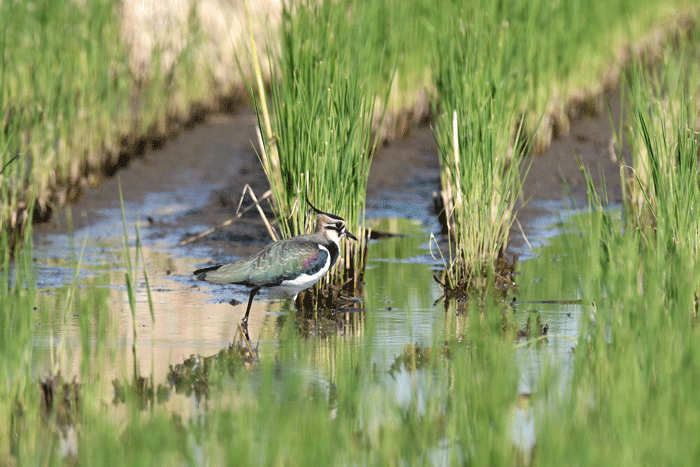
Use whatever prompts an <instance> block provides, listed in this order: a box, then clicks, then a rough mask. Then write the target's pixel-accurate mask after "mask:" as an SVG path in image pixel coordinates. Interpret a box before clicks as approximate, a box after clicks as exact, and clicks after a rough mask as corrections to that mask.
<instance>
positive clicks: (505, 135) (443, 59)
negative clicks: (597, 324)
mask: <svg viewBox="0 0 700 467" xmlns="http://www.w3.org/2000/svg"><path fill="white" fill-rule="evenodd" d="M468 15H475V17H476V18H475V20H474V21H471V22H465V21H463V20H462V19H461V18H465V17H467V16H468ZM456 18H457V19H455V20H454V22H453V21H452V20H449V21H448V22H447V25H446V26H445V27H444V29H445V30H449V31H458V34H456V35H451V34H450V35H445V36H444V37H443V39H442V40H441V42H440V49H439V57H440V60H439V67H438V73H439V74H438V80H437V87H438V88H437V92H438V97H439V100H440V102H439V113H438V115H437V118H436V122H435V139H436V141H437V143H438V148H439V153H440V167H441V182H442V193H441V194H442V200H443V206H444V211H445V214H446V217H447V220H446V224H447V227H448V230H449V232H450V240H451V244H450V252H449V258H448V261H449V263H448V266H447V268H448V269H447V273H446V275H445V284H444V285H445V287H446V288H447V289H448V290H457V289H461V290H463V291H464V292H466V291H467V290H469V289H472V288H473V287H477V288H478V287H479V285H480V284H481V286H483V284H484V283H483V281H482V278H483V277H485V276H488V275H492V274H493V273H494V272H496V273H498V271H494V266H495V265H496V263H497V260H498V258H499V257H502V256H503V254H504V252H505V248H506V245H507V240H508V231H509V229H510V225H511V223H512V219H513V215H514V206H515V202H516V200H517V197H518V196H519V194H520V190H521V178H520V172H521V160H522V159H521V158H520V157H513V148H514V147H516V148H517V147H518V146H519V141H520V135H519V133H516V134H515V135H513V132H512V128H513V123H514V122H515V117H516V110H515V108H514V107H513V99H512V96H513V93H514V87H513V83H514V81H515V78H516V77H515V75H514V71H513V70H510V69H509V68H508V67H507V66H506V62H505V60H506V58H507V54H502V53H500V48H499V49H498V51H494V50H493V49H491V48H489V47H488V46H489V45H490V44H495V43H499V39H498V38H499V37H500V44H501V46H502V47H503V48H508V47H509V37H508V36H505V35H504V32H505V30H504V26H503V25H501V24H499V23H496V22H495V21H494V18H493V16H491V15H490V14H489V12H487V11H470V12H467V11H466V10H465V11H462V12H461V14H460V15H456ZM452 242H453V243H452Z"/></svg>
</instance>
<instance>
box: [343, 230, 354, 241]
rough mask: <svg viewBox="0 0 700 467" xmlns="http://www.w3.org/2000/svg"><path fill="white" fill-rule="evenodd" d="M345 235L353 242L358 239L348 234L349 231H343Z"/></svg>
mask: <svg viewBox="0 0 700 467" xmlns="http://www.w3.org/2000/svg"><path fill="white" fill-rule="evenodd" d="M343 235H345V236H346V237H348V238H352V239H353V240H355V241H357V237H356V236H354V235H353V234H351V233H350V232H348V231H347V230H343Z"/></svg>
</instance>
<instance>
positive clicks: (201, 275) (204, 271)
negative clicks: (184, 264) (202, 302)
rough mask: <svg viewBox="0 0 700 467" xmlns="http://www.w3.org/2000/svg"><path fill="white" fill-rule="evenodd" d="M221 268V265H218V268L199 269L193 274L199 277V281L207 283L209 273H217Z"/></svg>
mask: <svg viewBox="0 0 700 467" xmlns="http://www.w3.org/2000/svg"><path fill="white" fill-rule="evenodd" d="M220 267H221V264H217V265H216V266H209V267H208V268H202V269H197V270H196V271H194V272H193V273H192V274H194V275H195V276H197V279H199V280H200V281H205V280H207V273H208V272H211V271H216V270H217V269H219V268H220Z"/></svg>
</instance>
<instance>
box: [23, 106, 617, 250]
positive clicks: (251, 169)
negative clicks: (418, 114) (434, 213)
mask: <svg viewBox="0 0 700 467" xmlns="http://www.w3.org/2000/svg"><path fill="white" fill-rule="evenodd" d="M605 101H606V102H608V106H609V109H610V115H611V116H612V121H614V122H618V121H619V113H620V100H619V96H618V95H617V94H615V93H613V94H611V95H609V96H606V98H605ZM255 125H256V122H255V114H254V112H253V110H252V109H251V108H249V107H246V108H242V109H240V110H239V111H237V112H236V113H234V114H214V115H210V116H208V117H206V118H205V119H204V122H203V123H202V124H200V125H197V126H195V127H193V128H191V129H188V130H185V131H183V132H182V133H180V134H179V135H178V136H177V137H175V138H174V139H172V140H169V141H167V142H165V143H164V144H163V145H162V147H160V148H159V149H157V150H152V151H147V152H146V153H145V154H144V155H143V156H142V157H140V158H138V159H134V160H132V161H131V162H130V163H129V165H128V166H127V167H125V168H124V169H121V170H120V171H119V172H118V174H117V176H115V177H112V178H109V179H106V180H104V181H103V182H102V183H101V184H100V185H99V186H96V187H94V188H91V189H89V190H87V191H86V192H85V193H84V194H83V195H82V196H81V198H80V199H79V200H78V201H77V202H76V203H74V204H73V205H72V207H71V208H70V211H71V214H72V216H71V218H72V227H73V229H76V230H77V229H80V228H82V227H86V226H89V225H94V224H96V223H97V222H98V221H99V220H101V219H102V218H103V216H105V213H106V212H108V211H111V210H113V209H119V206H120V202H119V184H120V183H121V189H122V192H123V196H124V201H125V203H127V205H128V204H130V203H134V204H139V205H145V206H146V212H143V213H141V218H142V220H143V221H144V222H148V223H149V224H150V225H151V227H156V229H155V230H156V231H158V230H161V231H162V232H163V235H165V233H166V232H168V231H169V230H179V231H185V232H187V234H186V235H185V236H184V237H187V236H188V235H189V234H192V235H194V234H197V233H199V232H201V231H203V230H205V229H206V228H209V227H213V226H216V225H218V224H221V223H223V222H224V221H226V220H227V219H229V218H231V217H233V216H234V214H235V212H236V208H237V206H238V203H239V200H240V198H241V194H242V192H243V189H244V187H245V186H246V185H250V186H251V187H252V188H253V190H254V191H255V193H256V194H257V196H258V197H260V196H262V194H263V193H264V192H265V191H266V190H268V188H269V186H268V183H267V180H266V178H265V174H264V172H263V170H262V167H261V165H260V163H259V160H258V156H257V154H256V149H255V147H256V146H257V136H256V132H255ZM612 137H613V132H612V126H611V117H610V116H609V115H608V114H607V112H606V113H605V114H601V115H583V116H581V117H580V118H578V119H576V120H574V121H573V122H572V125H571V132H570V134H568V135H563V136H559V137H558V138H556V139H555V140H554V141H553V142H552V145H551V147H550V148H549V150H547V151H546V152H544V153H542V154H540V155H536V156H532V157H531V158H529V161H528V162H531V163H530V164H526V165H529V172H528V174H527V177H526V179H525V184H524V188H523V194H524V199H525V200H526V203H525V204H524V206H522V207H521V208H520V209H519V212H518V215H517V217H518V220H519V221H520V223H521V224H522V225H523V226H527V225H528V222H527V220H528V218H531V217H533V216H539V215H542V214H543V212H544V211H546V210H547V208H545V207H543V206H545V205H546V201H549V200H554V201H565V202H569V201H573V202H574V203H576V204H578V205H584V204H585V202H586V184H585V179H584V177H583V175H582V173H581V170H580V169H579V166H578V163H577V161H576V158H575V155H578V157H579V159H580V161H581V163H582V164H583V166H584V167H586V169H587V171H588V172H589V173H590V174H591V176H592V178H593V180H594V183H595V185H596V188H597V189H598V190H599V191H602V190H604V191H605V192H606V193H607V196H608V199H609V200H610V202H612V203H615V202H618V203H619V202H620V201H621V199H622V190H621V182H620V175H619V174H620V172H619V162H618V161H617V160H616V153H615V151H614V150H613V147H614V145H613V144H612ZM439 177H440V174H439V162H438V153H437V147H436V145H435V141H434V139H433V134H432V130H431V128H430V126H429V125H423V126H419V127H415V128H413V129H412V130H411V131H410V132H409V133H408V135H407V136H406V137H405V138H403V139H400V140H397V141H394V142H392V143H389V144H386V145H384V146H383V147H382V148H380V149H379V151H378V153H377V154H376V156H375V158H374V161H373V163H372V168H371V171H370V177H369V181H368V205H369V206H373V207H374V208H375V209H377V210H379V211H380V212H381V210H382V206H389V207H390V206H391V205H392V199H394V198H396V197H400V198H401V199H402V200H403V201H404V203H402V204H404V205H406V204H407V205H409V206H411V205H414V206H420V209H416V212H418V211H423V212H425V211H426V209H425V206H429V205H432V202H433V201H432V197H433V193H434V192H436V191H438V190H439V187H440V180H439ZM154 193H175V198H176V200H179V199H181V200H183V205H187V206H189V207H188V208H183V209H181V210H178V209H177V207H174V208H173V210H172V211H171V212H168V213H167V214H165V215H164V214H163V213H162V212H161V213H149V212H148V199H149V198H148V197H149V196H151V195H152V194H154ZM407 199H408V200H409V203H405V201H406V200H407ZM184 200H188V201H189V204H188V203H185V202H184ZM540 201H542V202H544V203H540ZM249 204H251V200H250V199H246V200H245V201H244V207H245V206H247V205H249ZM262 204H263V205H264V206H267V209H266V210H267V212H268V217H269V219H272V216H271V213H270V210H269V206H268V204H267V203H266V202H263V203H262ZM192 205H195V206H196V207H195V208H192V207H191V206H192ZM409 209H410V208H409ZM66 213H67V210H66V209H62V210H61V211H60V212H58V213H57V215H54V216H52V218H51V219H50V220H49V221H48V222H46V223H44V224H40V225H37V226H36V227H35V232H36V235H38V236H41V235H47V234H51V233H62V232H67V231H68V230H70V229H69V222H68V220H67V215H66ZM398 214H400V215H401V216H404V217H408V218H411V217H414V216H413V214H414V213H412V212H410V211H409V212H405V213H398ZM394 215H396V213H394ZM416 215H418V214H416ZM159 227H160V228H159ZM524 228H525V233H526V235H527V233H528V232H527V227H524ZM151 231H153V229H151ZM519 236H521V233H520V230H519V229H514V230H513V232H512V234H511V237H512V244H515V245H518V244H519V239H518V237H519ZM269 241H270V238H269V236H268V234H267V233H266V230H265V228H264V226H263V223H262V221H261V219H260V216H259V214H258V213H257V211H256V210H250V211H249V212H248V213H246V214H244V215H243V217H242V218H241V219H239V220H236V221H234V222H232V223H231V224H230V225H228V226H227V227H223V228H221V229H218V230H217V231H216V232H215V233H213V234H211V235H209V236H207V237H205V238H203V239H201V240H197V241H196V242H194V244H196V245H198V246H206V247H210V248H211V251H212V255H213V256H214V260H217V261H220V260H227V259H229V258H230V257H235V256H240V255H244V254H247V253H250V252H252V251H254V250H256V249H258V248H259V247H260V246H261V245H263V244H266V243H269Z"/></svg>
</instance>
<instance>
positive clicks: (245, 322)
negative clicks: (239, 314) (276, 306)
mask: <svg viewBox="0 0 700 467" xmlns="http://www.w3.org/2000/svg"><path fill="white" fill-rule="evenodd" d="M259 290H260V287H253V290H251V291H250V297H249V298H248V308H246V310H245V316H244V317H243V319H242V320H241V326H243V328H245V329H248V315H249V314H250V306H251V305H252V304H253V297H255V294H256V293H258V291H259Z"/></svg>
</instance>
